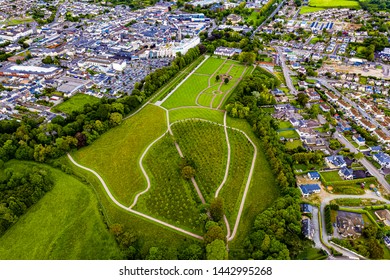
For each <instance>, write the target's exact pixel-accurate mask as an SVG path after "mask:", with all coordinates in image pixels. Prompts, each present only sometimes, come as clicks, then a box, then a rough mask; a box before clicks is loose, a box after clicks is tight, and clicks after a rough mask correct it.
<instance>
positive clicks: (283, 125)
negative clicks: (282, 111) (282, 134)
mask: <svg viewBox="0 0 390 280" xmlns="http://www.w3.org/2000/svg"><path fill="white" fill-rule="evenodd" d="M278 127H279V129H285V128H292V127H293V126H292V124H291V123H290V122H287V121H284V122H279V126H278Z"/></svg>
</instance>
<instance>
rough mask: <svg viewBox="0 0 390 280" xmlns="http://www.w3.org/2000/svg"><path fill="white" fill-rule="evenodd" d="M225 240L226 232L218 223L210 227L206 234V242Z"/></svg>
mask: <svg viewBox="0 0 390 280" xmlns="http://www.w3.org/2000/svg"><path fill="white" fill-rule="evenodd" d="M217 239H219V240H223V241H224V242H225V239H226V238H225V233H224V232H223V230H222V228H221V227H220V226H218V225H215V226H212V227H210V228H209V230H208V231H207V232H206V234H205V235H204V242H205V243H206V244H210V243H211V242H213V241H214V240H217Z"/></svg>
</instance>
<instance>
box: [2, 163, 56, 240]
mask: <svg viewBox="0 0 390 280" xmlns="http://www.w3.org/2000/svg"><path fill="white" fill-rule="evenodd" d="M0 164H1V165H4V163H3V162H2V161H0ZM1 167H3V166H1ZM2 177H3V178H2V179H1V180H0V235H2V234H3V233H4V232H5V231H6V230H7V229H8V228H9V227H10V226H12V225H13V224H14V223H16V222H17V221H18V218H19V217H20V216H22V215H23V214H24V213H26V211H27V210H28V209H29V208H30V207H31V206H32V205H34V204H35V203H37V202H38V201H39V199H41V198H42V197H43V196H44V195H45V193H46V192H48V191H49V190H51V189H52V187H53V181H52V178H51V176H50V173H49V171H48V170H46V169H45V168H37V167H28V168H26V169H24V170H22V171H21V170H13V169H11V168H7V169H5V170H4V176H2Z"/></svg>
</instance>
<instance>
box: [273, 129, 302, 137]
mask: <svg viewBox="0 0 390 280" xmlns="http://www.w3.org/2000/svg"><path fill="white" fill-rule="evenodd" d="M278 134H279V137H284V138H286V139H290V138H294V139H295V138H297V139H298V138H299V134H298V132H296V131H295V129H289V130H282V131H278Z"/></svg>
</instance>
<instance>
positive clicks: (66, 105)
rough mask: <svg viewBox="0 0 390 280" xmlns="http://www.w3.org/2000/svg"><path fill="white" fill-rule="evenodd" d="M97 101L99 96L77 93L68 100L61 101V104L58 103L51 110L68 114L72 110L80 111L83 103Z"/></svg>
mask: <svg viewBox="0 0 390 280" xmlns="http://www.w3.org/2000/svg"><path fill="white" fill-rule="evenodd" d="M98 102H99V98H97V97H94V96H90V95H86V94H81V93H79V94H76V95H75V96H73V97H71V98H70V99H69V100H67V101H65V102H62V103H61V104H58V105H57V106H55V107H53V111H60V112H64V113H66V114H70V113H72V112H73V111H77V112H80V111H81V110H83V109H84V105H86V104H91V105H92V104H94V103H98Z"/></svg>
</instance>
